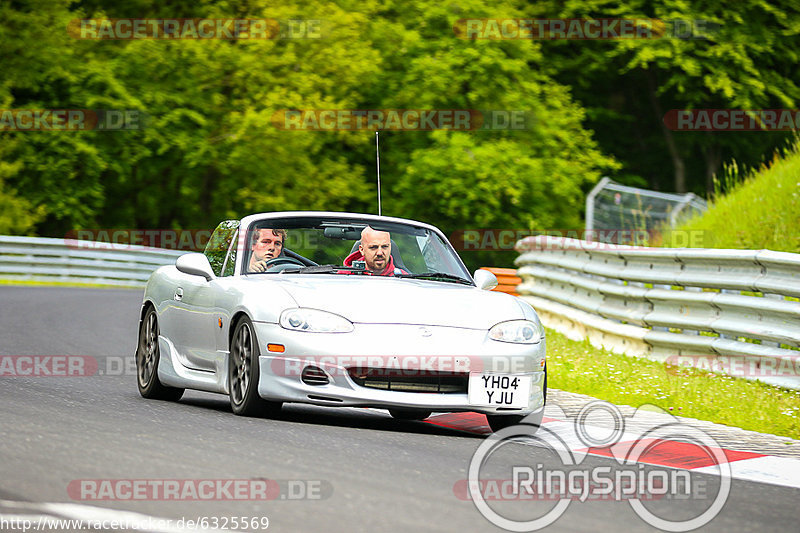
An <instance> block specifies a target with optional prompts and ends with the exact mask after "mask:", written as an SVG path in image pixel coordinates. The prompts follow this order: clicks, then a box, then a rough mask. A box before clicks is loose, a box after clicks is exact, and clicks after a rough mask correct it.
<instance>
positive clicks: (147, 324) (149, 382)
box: [136, 307, 183, 402]
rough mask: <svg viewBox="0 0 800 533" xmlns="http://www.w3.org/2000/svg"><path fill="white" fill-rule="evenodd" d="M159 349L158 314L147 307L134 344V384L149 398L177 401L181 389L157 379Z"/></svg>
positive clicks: (159, 358)
mask: <svg viewBox="0 0 800 533" xmlns="http://www.w3.org/2000/svg"><path fill="white" fill-rule="evenodd" d="M160 360H161V351H160V349H159V347H158V316H157V315H156V310H155V309H154V308H152V307H148V309H147V312H146V313H145V315H144V319H143V320H142V323H141V325H140V326H139V344H138V345H137V346H136V384H137V385H138V387H139V394H141V395H142V396H143V397H144V398H148V399H151V400H167V401H172V402H177V401H178V400H180V399H181V396H183V389H179V388H175V387H167V386H166V385H164V384H163V383H161V381H160V380H159V379H158V363H159V361H160Z"/></svg>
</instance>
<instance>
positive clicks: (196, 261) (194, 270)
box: [175, 252, 216, 281]
mask: <svg viewBox="0 0 800 533" xmlns="http://www.w3.org/2000/svg"><path fill="white" fill-rule="evenodd" d="M175 268H177V269H178V270H179V271H181V272H183V273H184V274H189V275H191V276H203V277H204V278H206V281H211V280H212V279H214V278H216V276H215V275H214V271H213V270H211V263H209V262H208V258H207V257H206V256H205V254H201V253H197V252H193V253H189V254H183V255H182V256H180V257H179V258H178V259H177V261H175Z"/></svg>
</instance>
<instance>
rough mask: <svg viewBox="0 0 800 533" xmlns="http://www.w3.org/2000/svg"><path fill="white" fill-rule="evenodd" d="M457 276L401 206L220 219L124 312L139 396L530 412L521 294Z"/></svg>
mask: <svg viewBox="0 0 800 533" xmlns="http://www.w3.org/2000/svg"><path fill="white" fill-rule="evenodd" d="M496 285H497V279H496V278H495V276H494V274H492V273H491V272H489V271H487V270H476V271H475V273H474V275H470V273H469V271H468V270H467V269H466V267H465V266H464V263H463V262H462V261H461V258H460V257H459V256H458V254H457V253H456V251H455V250H454V248H453V246H452V245H451V244H450V243H449V242H448V240H447V238H446V237H445V236H444V234H443V233H442V232H441V231H440V230H439V229H437V228H435V227H433V226H431V225H428V224H425V223H422V222H415V221H413V220H405V219H400V218H392V217H384V216H375V215H365V214H353V213H332V212H311V211H308V212H306V211H299V212H276V213H262V214H257V215H250V216H247V217H245V218H243V219H241V220H228V221H224V222H222V223H220V224H219V226H218V227H217V228H216V230H215V231H214V233H213V234H212V235H211V238H210V239H209V241H208V244H207V246H206V248H205V251H204V252H203V253H187V254H184V255H182V256H180V257H178V259H177V261H176V262H175V264H174V265H168V266H163V267H161V268H159V269H158V270H156V271H155V272H153V274H152V275H151V276H150V279H149V280H148V282H147V287H146V289H145V292H144V300H143V303H142V309H141V314H140V319H139V339H138V345H137V349H136V368H137V381H138V386H139V392H140V393H141V395H142V396H144V397H145V398H152V399H162V400H179V399H180V398H181V396H182V394H183V392H184V390H185V389H193V390H199V391H208V392H215V393H220V394H226V395H228V396H229V397H230V404H231V409H232V410H233V412H234V413H235V414H237V415H247V416H274V415H275V414H277V412H278V411H279V410H280V408H281V405H282V404H283V403H289V402H298V403H305V404H313V405H318V406H333V407H343V406H350V407H352V406H359V407H372V408H378V409H386V410H388V411H389V413H390V414H391V415H392V416H394V417H395V418H400V419H406V420H423V419H425V418H427V417H428V416H430V415H431V414H432V413H434V412H439V413H441V412H459V411H475V412H478V413H484V414H486V417H487V419H488V422H489V425H490V426H491V428H492V429H493V430H495V431H497V430H498V429H501V428H503V427H507V426H509V425H513V424H517V423H525V424H531V425H535V426H538V425H539V424H540V423H541V419H542V414H543V412H544V404H545V398H546V394H547V371H546V365H545V336H544V329H543V328H542V325H541V323H540V321H539V318H538V317H537V315H536V312H535V311H534V309H533V308H532V307H531V306H530V305H529V304H528V303H526V302H525V301H523V300H522V299H520V298H517V297H514V296H511V295H508V294H504V293H501V292H496V291H491V289H492V288H494V287H495V286H496Z"/></svg>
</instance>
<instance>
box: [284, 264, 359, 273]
mask: <svg viewBox="0 0 800 533" xmlns="http://www.w3.org/2000/svg"><path fill="white" fill-rule="evenodd" d="M342 271H344V272H347V273H353V274H366V273H367V271H366V270H364V269H363V268H356V267H351V266H343V265H314V266H307V267H297V268H285V269H283V270H282V271H281V274H336V273H338V272H342Z"/></svg>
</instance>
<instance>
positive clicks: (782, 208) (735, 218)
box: [663, 142, 800, 253]
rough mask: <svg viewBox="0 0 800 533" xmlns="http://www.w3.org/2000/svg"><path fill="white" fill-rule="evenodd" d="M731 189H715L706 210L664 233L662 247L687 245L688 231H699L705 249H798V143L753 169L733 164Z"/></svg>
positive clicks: (726, 177)
mask: <svg viewBox="0 0 800 533" xmlns="http://www.w3.org/2000/svg"><path fill="white" fill-rule="evenodd" d="M723 180H724V181H725V182H726V187H727V188H729V190H728V191H727V192H726V193H725V194H724V195H721V194H719V191H718V192H717V194H716V197H715V198H714V201H713V202H712V204H711V205H710V206H709V210H708V211H707V212H706V213H704V214H703V215H701V216H698V217H696V218H694V219H692V220H689V221H688V222H686V224H684V225H683V226H682V227H680V228H677V229H675V230H672V231H669V232H666V234H665V239H664V242H663V245H664V246H668V247H675V246H678V247H680V246H685V244H683V243H682V242H683V241H685V236H686V235H702V237H703V242H702V244H700V246H703V247H705V248H739V249H744V250H758V249H761V248H767V249H769V250H777V251H781V252H795V253H798V252H800V224H798V220H800V142H796V143H795V144H794V145H793V146H792V147H791V148H789V149H787V150H785V151H784V152H783V154H782V155H780V156H778V155H776V156H775V158H773V160H772V161H771V162H770V163H769V165H764V166H763V167H762V168H761V169H759V170H758V171H757V172H753V173H743V172H741V171H740V170H739V168H738V167H737V166H736V164H735V163H733V164H731V165H729V166H728V167H727V168H726V169H725V174H724V176H723Z"/></svg>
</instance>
